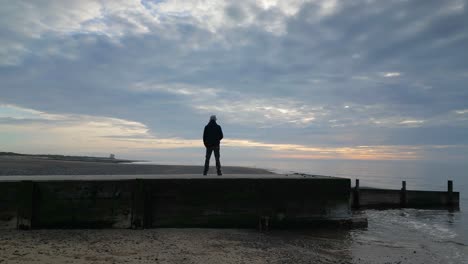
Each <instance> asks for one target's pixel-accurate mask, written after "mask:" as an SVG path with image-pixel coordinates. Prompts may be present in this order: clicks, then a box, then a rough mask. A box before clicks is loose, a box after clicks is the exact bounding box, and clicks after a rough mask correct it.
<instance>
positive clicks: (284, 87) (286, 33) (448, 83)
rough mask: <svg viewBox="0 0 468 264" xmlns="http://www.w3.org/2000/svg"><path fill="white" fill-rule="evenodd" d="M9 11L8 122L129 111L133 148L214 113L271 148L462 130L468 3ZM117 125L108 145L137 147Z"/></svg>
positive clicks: (3, 32) (401, 140)
mask: <svg viewBox="0 0 468 264" xmlns="http://www.w3.org/2000/svg"><path fill="white" fill-rule="evenodd" d="M0 13H1V14H0V15H1V16H0V25H2V26H0V79H1V83H2V85H1V87H0V90H1V92H2V98H1V99H0V103H3V104H7V105H9V106H10V111H13V110H11V108H12V107H11V106H21V107H22V108H23V109H22V110H21V109H16V110H15V111H16V115H15V116H12V115H10V114H9V115H5V116H2V117H0V118H1V124H2V125H7V124H9V125H11V126H13V125H15V126H16V127H19V126H20V124H21V125H22V126H23V127H26V126H27V124H31V125H33V124H34V125H35V126H36V128H37V127H38V126H39V125H41V127H42V126H46V124H56V125H57V126H60V127H62V128H63V127H64V126H65V124H67V122H68V125H69V126H70V127H73V128H76V129H79V128H80V127H77V126H79V125H78V124H80V125H83V123H82V122H85V121H83V120H86V117H88V118H89V119H88V121H89V122H91V124H88V123H86V126H89V129H88V131H86V132H83V133H85V134H87V133H89V132H90V131H91V130H92V129H97V127H99V125H98V124H99V122H104V123H106V124H109V126H110V127H114V126H117V127H118V126H124V125H122V124H121V125H118V122H117V121H111V120H110V118H115V119H116V120H133V121H132V122H137V123H139V124H144V127H145V128H139V129H142V131H143V130H144V129H147V130H148V131H149V132H148V133H149V134H139V135H138V136H135V137H130V138H132V139H135V140H136V139H138V140H141V142H138V143H132V144H138V146H139V147H138V148H135V149H144V146H143V145H144V144H150V143H148V142H152V141H148V140H149V138H151V137H155V138H153V139H152V140H156V139H158V140H163V139H187V140H192V139H197V138H199V137H200V133H201V132H200V131H202V129H203V125H204V124H205V122H206V121H207V118H208V116H209V115H210V114H212V113H215V114H217V115H218V116H219V117H220V122H221V123H222V124H223V128H225V129H226V133H227V135H228V136H229V137H230V138H236V139H248V140H251V141H254V142H268V143H266V144H293V145H300V146H321V147H329V148H340V147H352V146H361V145H368V146H398V145H405V146H410V145H418V146H420V145H428V146H429V145H456V144H465V143H466V141H467V140H468V139H467V136H466V135H464V133H463V131H464V130H466V128H467V127H468V121H467V117H466V115H465V109H466V107H467V106H466V102H467V100H468V91H467V90H466V85H465V83H466V73H467V72H468V67H467V64H466V61H468V57H467V56H468V55H467V53H466V52H465V50H466V46H467V43H468V33H467V30H466V26H465V25H466V24H467V23H468V21H467V17H468V15H467V8H466V1H458V0H453V1H452V0H449V1H430V2H424V4H421V2H420V1H365V0H363V1H325V0H323V1H318V0H317V1H274V0H271V1H270V0H269V1H243V2H226V1H190V2H186V1H185V2H183V3H182V2H180V1H112V2H102V1H67V2H60V1H45V0H44V1H34V2H31V1H30V2H27V1H10V2H7V3H4V4H3V5H2V9H1V10H0ZM25 109H26V110H25ZM27 109H35V110H34V111H38V112H39V113H29V112H27ZM45 115H55V118H57V119H60V118H64V119H65V120H52V119H51V117H50V116H49V118H47V117H46V116H45ZM100 118H104V119H100ZM73 120H75V121H73ZM93 122H97V123H93ZM100 126H102V127H106V126H105V125H103V124H100ZM110 127H107V128H106V129H104V128H103V129H102V130H99V131H103V133H102V134H100V135H102V138H99V140H104V139H105V140H113V141H112V142H114V141H115V142H114V143H115V144H120V145H119V146H127V145H125V144H130V143H128V142H127V143H125V142H124V138H123V137H122V136H121V135H120V136H119V135H118V134H119V133H120V132H121V133H123V134H124V135H125V133H126V132H123V131H120V130H119V129H116V130H115V131H119V132H118V133H117V132H112V131H111V130H112V129H114V128H112V129H111V128H110ZM121 129H123V128H121ZM137 130H138V129H137ZM10 131H11V134H9V137H12V138H13V137H14V136H12V135H14V134H15V133H14V130H10ZM31 131H32V129H31ZM104 131H105V133H104ZM151 131H156V132H157V134H156V135H154V134H152V133H153V132H151ZM465 134H466V133H465ZM41 135H42V136H44V137H47V135H46V134H41ZM90 136H91V135H90ZM38 138H40V137H37V138H36V140H37V141H38V142H40V141H41V140H38ZM96 140H98V139H96ZM145 140H146V141H145ZM117 141H118V142H117ZM19 142H20V141H17V142H16V143H15V144H17V145H11V144H10V145H9V146H18V145H20V144H21V143H19ZM112 142H111V143H112ZM116 142H117V143H116ZM135 142H136V141H135ZM154 142H155V143H154V145H158V144H162V145H165V144H169V143H168V142H167V141H165V142H161V141H158V142H156V141H154ZM114 143H112V144H114ZM189 143H190V141H188V142H187V144H188V145H189ZM151 144H152V143H151ZM190 144H191V143H190ZM71 145H72V142H70V146H71ZM140 145H141V148H140ZM102 146H104V145H102ZM132 146H133V145H132ZM134 147H136V145H134ZM129 149H130V147H129ZM450 151H452V149H450ZM453 151H454V153H455V152H457V150H453ZM457 153H458V152H457ZM418 155H419V154H418ZM424 155H425V154H424ZM424 155H422V156H424ZM424 157H425V156H424ZM444 157H445V156H443V155H442V156H441V158H444Z"/></svg>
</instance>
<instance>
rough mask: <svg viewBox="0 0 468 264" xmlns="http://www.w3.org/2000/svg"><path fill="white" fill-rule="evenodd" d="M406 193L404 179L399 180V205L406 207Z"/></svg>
mask: <svg viewBox="0 0 468 264" xmlns="http://www.w3.org/2000/svg"><path fill="white" fill-rule="evenodd" d="M407 197H408V194H407V192H406V181H402V182H401V192H400V206H401V207H403V208H404V207H406V205H407V203H408V198H407Z"/></svg>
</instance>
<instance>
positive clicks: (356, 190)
mask: <svg viewBox="0 0 468 264" xmlns="http://www.w3.org/2000/svg"><path fill="white" fill-rule="evenodd" d="M360 199H361V197H360V192H359V179H356V186H355V187H354V193H353V200H354V201H353V206H354V207H355V208H359V207H360V205H361V203H360Z"/></svg>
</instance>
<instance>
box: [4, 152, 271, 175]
mask: <svg viewBox="0 0 468 264" xmlns="http://www.w3.org/2000/svg"><path fill="white" fill-rule="evenodd" d="M202 172H203V167H202V166H190V165H189V166H186V165H150V164H131V163H130V164H122V163H106V162H87V161H86V162H85V161H63V160H49V159H41V158H34V157H23V156H0V176H2V175H118V174H120V175H122V174H191V173H194V174H197V173H200V174H201V173H202ZM209 173H211V174H215V173H216V170H215V168H213V167H211V168H210V171H209ZM223 173H225V174H269V173H271V172H269V171H267V170H264V169H257V168H246V167H236V166H234V167H233V166H224V167H223Z"/></svg>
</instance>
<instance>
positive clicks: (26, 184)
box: [16, 181, 34, 230]
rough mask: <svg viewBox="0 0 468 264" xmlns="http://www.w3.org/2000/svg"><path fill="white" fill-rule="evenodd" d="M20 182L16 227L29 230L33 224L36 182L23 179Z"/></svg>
mask: <svg viewBox="0 0 468 264" xmlns="http://www.w3.org/2000/svg"><path fill="white" fill-rule="evenodd" d="M18 184H19V186H18V187H19V188H18V194H17V195H18V196H17V197H18V208H17V214H18V217H17V222H16V228H17V229H22V230H29V229H31V227H32V225H33V222H32V218H33V200H34V196H33V193H34V183H33V182H32V181H21V182H19V183H18Z"/></svg>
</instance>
